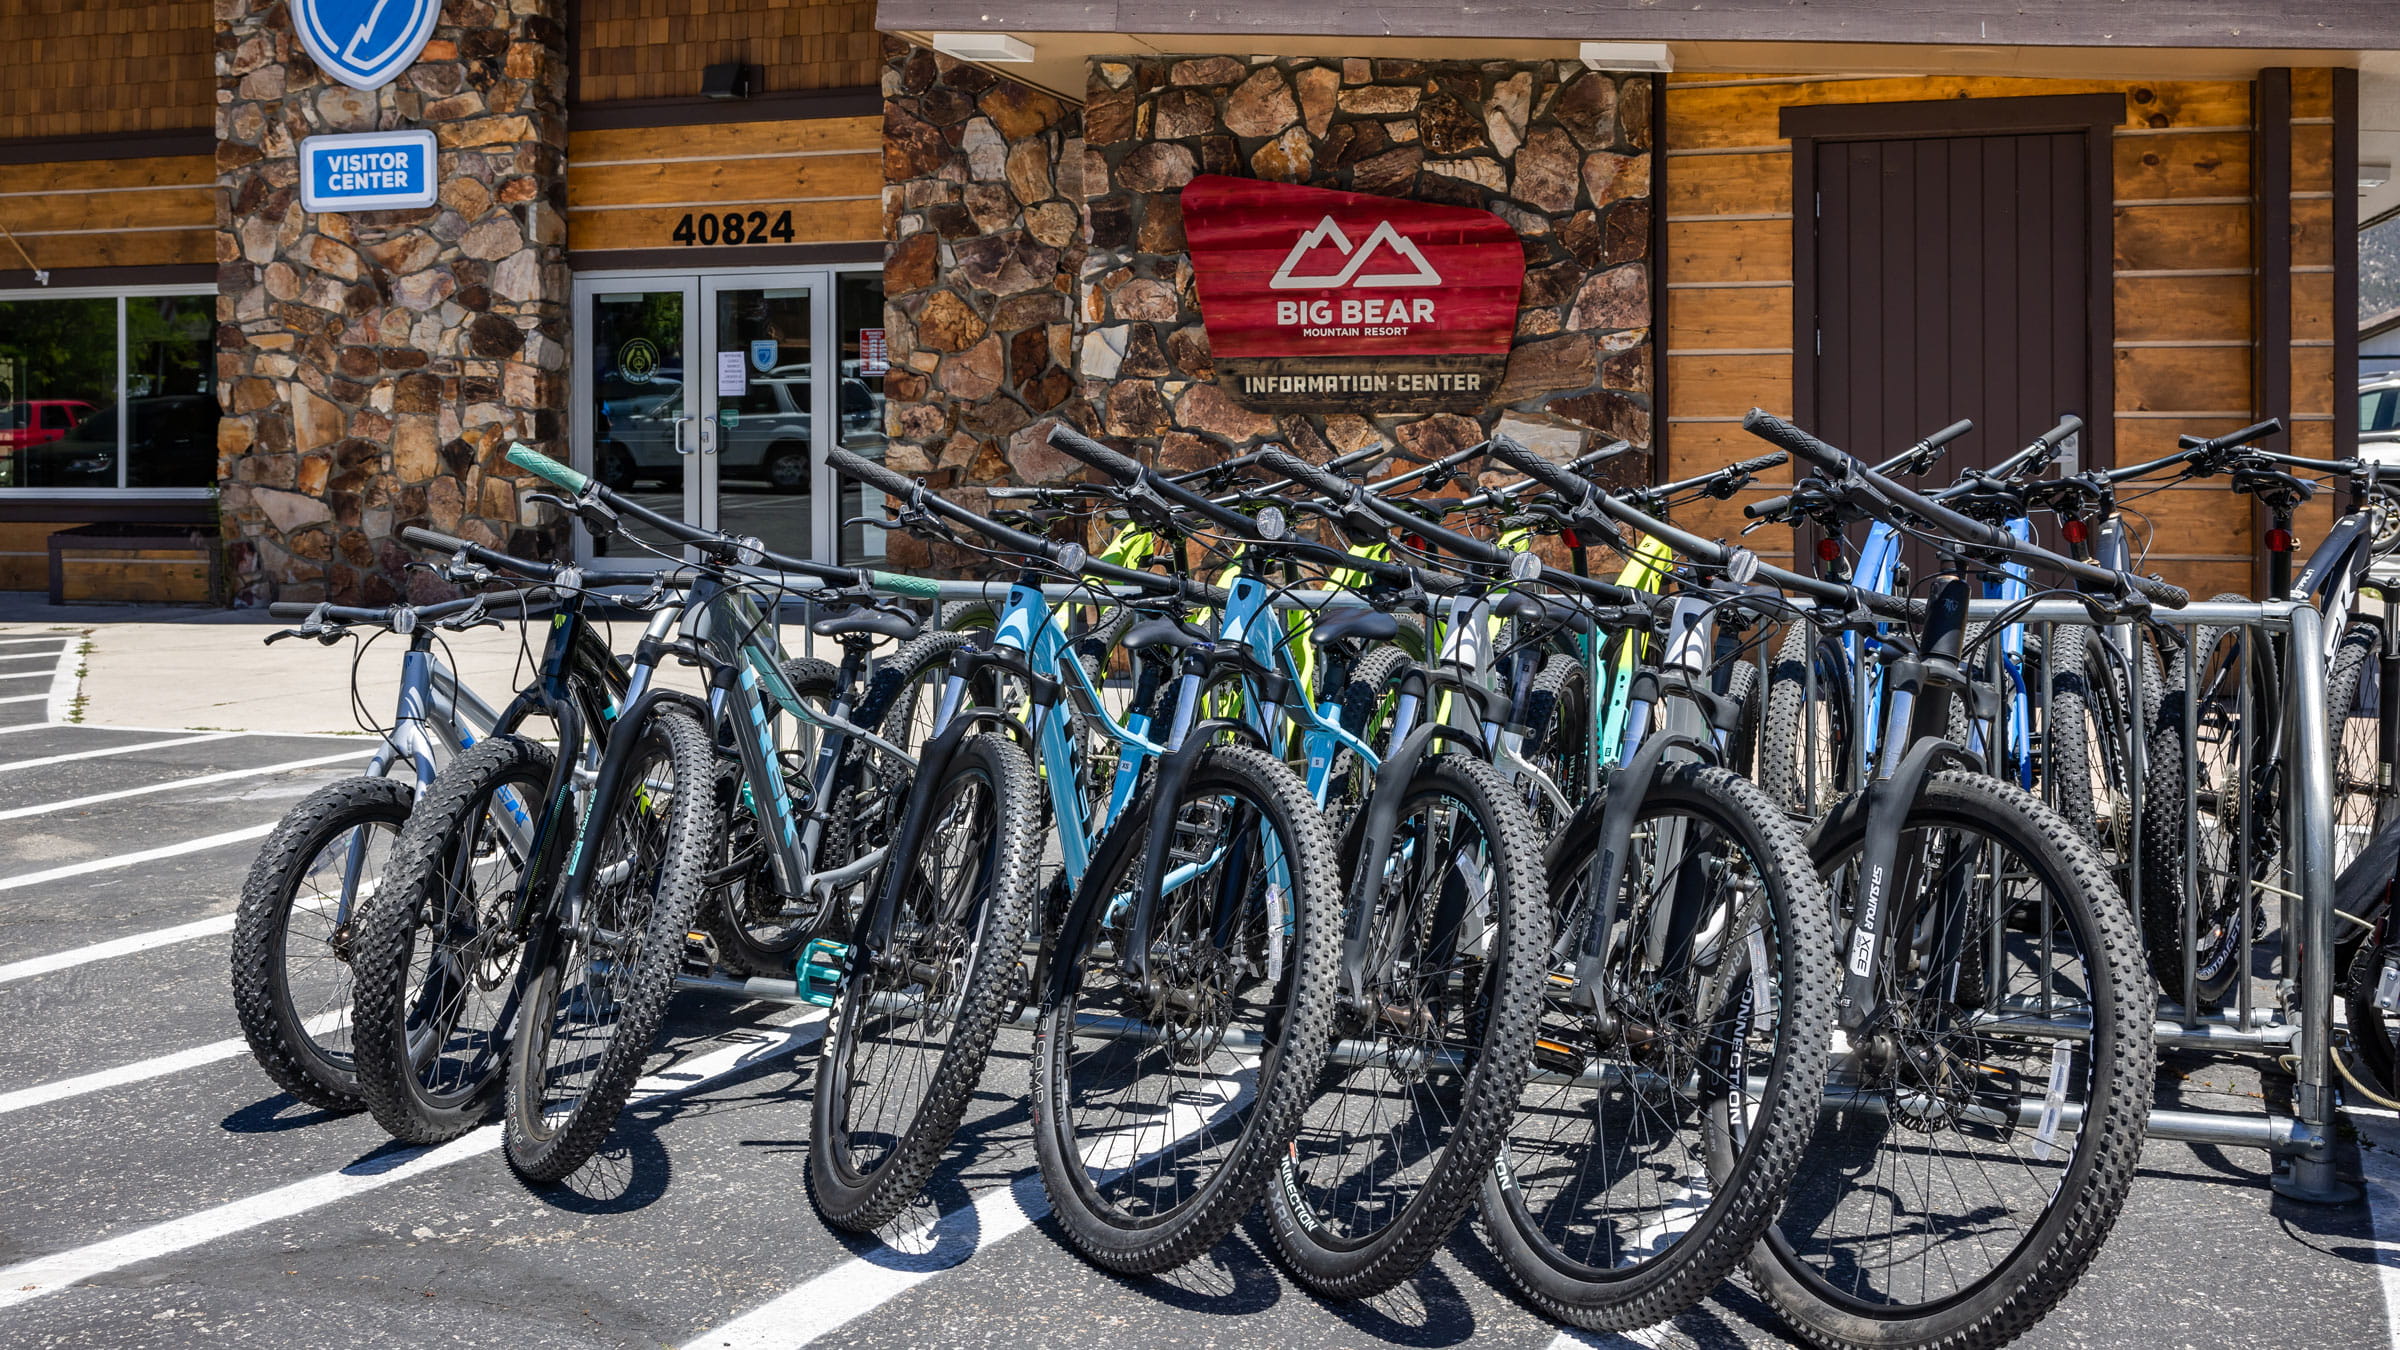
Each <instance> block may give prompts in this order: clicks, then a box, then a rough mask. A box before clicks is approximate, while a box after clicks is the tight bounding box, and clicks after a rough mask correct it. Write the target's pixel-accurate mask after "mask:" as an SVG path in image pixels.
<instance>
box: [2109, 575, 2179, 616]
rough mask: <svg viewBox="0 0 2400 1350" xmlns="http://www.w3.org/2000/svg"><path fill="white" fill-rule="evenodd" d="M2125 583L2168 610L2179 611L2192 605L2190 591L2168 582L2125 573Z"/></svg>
mask: <svg viewBox="0 0 2400 1350" xmlns="http://www.w3.org/2000/svg"><path fill="white" fill-rule="evenodd" d="M2125 581H2126V584H2128V585H2130V586H2132V587H2133V588H2134V589H2135V590H2137V591H2140V592H2141V593H2142V594H2144V595H2146V596H2149V597H2150V598H2151V599H2153V600H2156V601H2157V602H2158V603H2160V604H2162V605H2165V606H2166V607H2167V608H2169V609H2181V608H2183V607H2184V606H2185V605H2188V604H2190V603H2192V593H2191V592H2190V591H2187V590H2185V589H2184V588H2183V587H2181V586H2176V585H2172V584H2170V583H2168V582H2164V581H2161V580H2159V579H2158V578H2157V577H2145V576H2136V575H2135V574H2133V573H2131V572H2127V573H2126V574H2125Z"/></svg>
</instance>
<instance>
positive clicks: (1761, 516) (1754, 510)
mask: <svg viewBox="0 0 2400 1350" xmlns="http://www.w3.org/2000/svg"><path fill="white" fill-rule="evenodd" d="M1791 506H1792V498H1791V495H1790V494H1789V493H1786V494H1784V495H1783V496H1780V497H1761V498H1760V499H1759V500H1757V501H1754V502H1751V503H1750V504H1749V505H1747V506H1744V507H1743V508H1742V514H1743V515H1745V516H1747V517H1749V518H1750V519H1752V520H1765V519H1767V518H1768V517H1770V516H1780V515H1782V514H1783V513H1784V512H1786V511H1788V510H1790V509H1791Z"/></svg>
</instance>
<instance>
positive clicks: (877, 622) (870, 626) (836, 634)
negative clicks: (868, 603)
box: [808, 608, 917, 642]
mask: <svg viewBox="0 0 2400 1350" xmlns="http://www.w3.org/2000/svg"><path fill="white" fill-rule="evenodd" d="M808 631H810V632H812V633H814V634H816V635H817V636H818V637H823V638H840V637H848V636H850V635H851V634H853V633H865V634H867V635H869V636H871V637H881V638H890V639H892V640H893V641H895V642H906V641H908V640H909V639H910V638H912V637H915V636H916V635H917V625H916V622H915V621H914V620H911V619H907V618H903V617H902V616H900V615H898V614H894V613H892V612H891V611H889V610H882V609H864V608H861V609H854V610H851V611H849V612H848V613H846V614H829V615H826V616H825V617H824V618H822V619H819V620H817V621H816V622H814V623H812V624H810V625H809V626H808Z"/></svg>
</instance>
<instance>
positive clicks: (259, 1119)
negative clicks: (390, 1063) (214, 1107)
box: [217, 1092, 360, 1134]
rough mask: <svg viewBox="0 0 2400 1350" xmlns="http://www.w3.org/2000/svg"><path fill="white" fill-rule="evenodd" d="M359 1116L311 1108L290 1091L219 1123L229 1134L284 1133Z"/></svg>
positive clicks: (235, 1113) (260, 1101) (261, 1100)
mask: <svg viewBox="0 0 2400 1350" xmlns="http://www.w3.org/2000/svg"><path fill="white" fill-rule="evenodd" d="M358 1114H360V1113H359V1112H356V1111H328V1110H326V1109H325V1108H324V1107H322V1106H310V1105H308V1104H306V1103H305V1102H302V1101H301V1100H300V1099H299V1098H297V1097H295V1096H293V1095H292V1094H290V1093H288V1092H278V1093H276V1094H275V1095H274V1096H272V1097H262V1098H260V1099H259V1100H257V1101H254V1102H252V1103H250V1104H249V1105H248V1106H245V1107H243V1108H242V1109H240V1110H238V1111H236V1112H234V1113H233V1114H232V1115H229V1116H227V1117H225V1118H224V1119H223V1120H221V1121H218V1122H217V1128H219V1129H221V1130H223V1131H225V1132H226V1133H227V1134H281V1133H283V1132H284V1131H286V1130H305V1129H307V1128H308V1127H310V1126H312V1125H324V1124H327V1123H329V1122H332V1121H336V1120H348V1119H350V1118H352V1117H353V1116H356V1115H358Z"/></svg>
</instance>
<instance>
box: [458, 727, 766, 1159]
mask: <svg viewBox="0 0 2400 1350" xmlns="http://www.w3.org/2000/svg"><path fill="white" fill-rule="evenodd" d="M629 734H631V735H636V736H637V737H638V739H636V740H635V741H634V743H633V746H632V749H631V758H630V760H629V761H628V763H627V764H626V765H625V775H624V777H623V779H622V780H621V781H620V782H619V784H618V787H617V790H616V791H615V792H614V793H613V794H611V796H612V798H613V799H612V800H608V801H599V802H595V803H593V806H592V811H591V814H590V815H589V816H588V817H587V818H586V825H585V833H584V837H583V838H582V839H581V840H580V841H579V843H578V847H579V848H588V849H595V850H597V852H598V856H597V858H596V859H595V860H594V865H593V869H592V876H591V881H590V884H589V885H588V886H587V888H586V889H585V892H584V895H583V898H582V900H581V902H580V904H578V905H576V906H575V907H574V908H573V909H572V910H570V911H568V912H565V913H560V914H556V915H554V916H552V917H551V918H550V919H549V920H548V925H547V929H548V931H546V932H539V933H537V935H536V938H535V942H534V946H533V950H534V952H535V953H536V956H535V958H534V962H533V967H534V968H533V976H532V979H531V980H530V981H529V982H528V985H527V988H526V990H525V996H524V1007H523V1010H522V1011H521V1012H520V1013H519V1014H518V1017H517V1023H516V1038H515V1044H514V1047H513V1053H512V1055H511V1058H510V1063H509V1074H508V1110H507V1124H508V1130H507V1138H506V1144H507V1150H508V1161H509V1165H510V1166H512V1167H514V1168H515V1169H516V1170H517V1171H518V1173H519V1174H520V1175H522V1176H524V1177H525V1178H527V1179H528V1180H531V1181H536V1182H550V1181H557V1180H559V1179H560V1178H562V1177H565V1176H566V1175H568V1174H569V1173H571V1172H573V1171H574V1170H575V1169H576V1168H578V1167H581V1166H582V1165H583V1164H584V1162H585V1161H586V1160H587V1159H589V1158H590V1157H591V1156H592V1154H593V1153H595V1152H597V1151H598V1150H599V1148H600V1143H601V1141H602V1140H603V1139H605V1138H606V1137H607V1135H608V1130H609V1127H610V1126H611V1125H612V1124H614V1123H615V1121H616V1118H617V1113H618V1112H619V1111H620V1110H622V1109H623V1107H624V1105H625V1099H626V1097H627V1096H628V1095H630V1094H631V1093H632V1091H633V1084H634V1079H635V1078H636V1076H638V1075H639V1074H640V1073H641V1069H642V1062H643V1061H644V1060H645V1059H647V1058H648V1057H649V1054H650V1044H651V1041H652V1039H653V1038H654V1037H655V1036H656V1035H657V1034H658V1024H659V1022H660V1020H661V1018H663V1017H664V1016H665V1013H666V1006H667V995H668V994H669V993H670V992H671V990H672V988H673V985H674V980H675V971H676V968H677V967H678V966H679V965H680V964H681V961H682V956H683V940H684V934H685V932H686V931H687V930H688V929H689V927H690V924H691V920H692V914H693V911H694V909H695V908H697V906H698V905H699V903H700V896H701V893H702V892H703V890H705V888H706V886H707V881H708V873H709V862H710V859H709V854H710V851H711V850H712V848H714V847H715V844H716V841H717V837H718V836H719V835H720V834H721V833H722V832H723V820H722V818H721V817H719V816H718V815H717V812H716V807H717V796H716V764H715V762H714V759H713V757H712V752H711V749H710V744H709V735H708V730H707V729H706V728H705V727H703V726H701V725H700V719H699V718H697V717H694V716H693V715H692V714H691V713H690V712H689V711H687V710H685V709H684V708H682V707H681V706H679V705H676V704H660V705H657V706H656V707H655V709H654V710H653V712H652V713H651V715H650V717H649V718H648V720H646V721H645V722H644V723H643V724H642V725H641V726H640V727H639V728H635V729H620V730H619V731H618V732H617V735H618V736H624V735H629ZM612 748H613V742H612Z"/></svg>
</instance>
